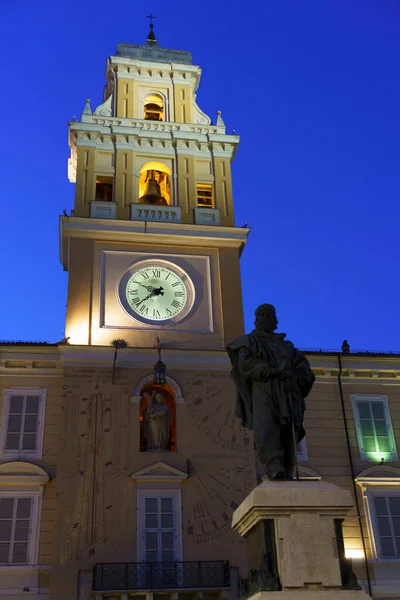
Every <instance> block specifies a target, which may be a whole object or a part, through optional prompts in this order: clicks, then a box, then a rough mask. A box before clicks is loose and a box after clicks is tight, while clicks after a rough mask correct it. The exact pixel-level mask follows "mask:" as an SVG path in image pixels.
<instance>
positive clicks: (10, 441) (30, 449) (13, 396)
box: [0, 388, 46, 460]
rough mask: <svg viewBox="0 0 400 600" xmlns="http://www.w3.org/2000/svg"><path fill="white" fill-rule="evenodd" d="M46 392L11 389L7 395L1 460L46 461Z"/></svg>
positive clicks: (2, 429)
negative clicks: (24, 459) (44, 455)
mask: <svg viewBox="0 0 400 600" xmlns="http://www.w3.org/2000/svg"><path fill="white" fill-rule="evenodd" d="M45 399H46V390H40V389H38V388H33V389H32V388H21V389H10V390H5V392H4V405H3V406H4V408H3V420H2V428H1V436H0V438H1V454H0V456H1V458H2V459H5V460H7V459H10V458H23V457H26V458H28V459H29V460H32V459H39V458H42V445H43V425H44V409H45Z"/></svg>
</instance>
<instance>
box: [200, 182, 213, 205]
mask: <svg viewBox="0 0 400 600" xmlns="http://www.w3.org/2000/svg"><path fill="white" fill-rule="evenodd" d="M197 205H198V206H200V207H201V208H212V207H213V206H214V199H213V186H212V185H211V184H209V183H198V184H197Z"/></svg>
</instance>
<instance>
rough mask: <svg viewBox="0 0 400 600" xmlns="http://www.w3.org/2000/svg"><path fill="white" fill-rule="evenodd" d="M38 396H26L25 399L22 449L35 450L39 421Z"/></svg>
mask: <svg viewBox="0 0 400 600" xmlns="http://www.w3.org/2000/svg"><path fill="white" fill-rule="evenodd" d="M39 401H40V398H39V396H27V397H26V401H25V415H24V417H25V418H24V432H23V438H22V450H28V451H29V450H35V449H36V438H37V430H38V421H39Z"/></svg>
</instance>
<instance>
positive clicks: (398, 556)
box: [0, 29, 400, 600]
mask: <svg viewBox="0 0 400 600" xmlns="http://www.w3.org/2000/svg"><path fill="white" fill-rule="evenodd" d="M200 74H201V70H200V68H199V67H198V66H194V65H193V64H192V61H191V55H190V53H188V52H182V51H175V50H169V49H163V48H160V47H159V45H158V43H157V41H156V39H155V37H154V33H153V31H152V29H151V31H150V34H149V38H148V40H147V42H146V44H145V45H143V46H134V45H129V44H120V45H119V46H118V47H117V52H116V55H115V56H111V57H110V58H108V59H107V62H106V86H105V89H104V102H103V104H101V105H100V106H99V107H97V108H96V109H95V110H94V111H92V109H91V106H90V102H89V101H87V103H86V106H85V109H84V111H83V114H82V117H81V120H80V121H79V122H71V123H70V124H69V136H70V137H69V140H70V148H71V157H70V161H69V176H70V179H71V181H72V182H74V183H75V201H74V209H73V211H71V215H70V216H62V217H61V218H60V258H61V263H62V265H63V267H64V269H65V270H67V271H68V277H69V285H68V303H67V315H66V338H65V340H63V341H62V342H60V343H58V344H40V343H37V344H35V343H13V344H12V343H10V344H7V343H3V344H1V346H0V369H1V378H0V386H1V390H0V392H1V394H0V397H1V402H2V404H1V415H2V421H1V431H0V452H1V456H0V460H1V463H0V571H1V574H2V576H1V579H0V596H3V597H12V598H15V599H16V600H17V599H19V598H25V597H27V596H31V597H34V598H51V599H65V600H72V599H75V598H79V599H86V598H95V597H97V598H118V599H119V598H121V599H127V598H128V597H131V596H133V595H135V596H140V597H144V596H146V599H147V600H150V599H151V598H152V597H153V596H157V597H159V596H161V595H164V596H165V595H166V594H168V595H169V596H171V595H173V596H174V598H177V597H178V596H187V597H191V598H194V597H196V598H202V597H207V598H210V599H211V598H217V597H222V596H224V597H231V598H235V597H237V596H238V580H239V577H240V576H242V577H244V576H245V575H246V573H247V558H246V544H245V542H244V541H243V540H242V539H241V538H240V536H239V535H238V534H236V533H235V532H233V531H232V530H231V516H232V512H233V511H234V510H235V508H236V507H237V506H238V505H239V504H240V502H241V501H242V500H243V499H244V498H245V497H246V495H247V494H248V493H249V492H250V491H251V489H252V488H253V487H254V486H255V485H256V483H257V465H256V460H255V456H254V450H253V443H252V439H251V436H249V434H248V432H247V431H245V430H243V428H242V427H241V426H240V423H239V422H238V421H237V420H236V418H235V408H234V405H235V388H234V385H233V382H232V381H231V379H230V375H229V371H230V366H229V361H228V358H227V355H226V353H225V347H226V345H227V344H228V343H229V342H230V341H231V340H232V339H234V338H236V337H238V336H239V335H240V334H242V333H243V309H242V299H241V284H240V266H239V263H240V255H241V252H242V250H243V248H244V245H245V244H246V241H247V236H248V233H249V230H248V229H247V228H242V227H236V226H235V221H234V206H233V199H232V183H231V170H230V165H231V162H232V160H233V158H234V155H235V150H236V148H237V145H238V142H239V139H238V137H237V136H234V135H227V134H226V130H225V125H224V123H223V120H222V117H221V114H220V113H218V115H217V118H216V123H215V125H213V124H212V123H211V120H210V118H209V117H208V116H207V115H205V114H204V113H203V112H202V111H201V110H200V108H199V107H198V106H197V104H196V90H197V88H198V85H199V79H200ZM266 300H267V299H266ZM297 342H298V341H297V340H296V343H297ZM308 357H309V360H310V362H311V365H312V367H313V369H314V371H315V374H316V383H315V385H314V388H313V390H312V393H311V395H310V398H309V399H308V404H307V412H306V422H305V425H306V430H307V437H306V440H305V441H304V442H303V443H302V444H301V445H300V447H299V449H298V458H299V476H300V477H301V478H311V479H320V478H323V479H325V480H328V481H330V482H332V483H336V484H338V485H341V486H346V487H348V488H349V489H351V490H352V493H353V494H354V499H355V508H354V511H353V514H352V515H351V516H350V517H349V518H348V519H347V520H346V522H345V523H344V538H345V548H346V553H347V555H348V556H349V557H352V558H353V561H354V565H353V566H354V570H355V572H356V574H357V576H358V578H359V581H360V582H361V583H362V585H363V586H365V587H366V589H367V590H368V588H370V589H371V590H372V594H373V596H374V597H376V598H400V575H399V574H398V571H399V564H400V487H399V486H400V464H399V461H398V453H397V448H396V440H398V439H399V436H400V402H399V395H398V390H399V382H400V357H399V356H396V355H374V354H364V355H363V354H351V353H349V352H347V350H346V353H324V352H320V353H309V354H308ZM165 365H166V371H165Z"/></svg>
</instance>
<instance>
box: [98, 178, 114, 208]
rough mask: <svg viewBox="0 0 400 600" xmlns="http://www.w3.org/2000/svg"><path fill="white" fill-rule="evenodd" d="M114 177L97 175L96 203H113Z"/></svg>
mask: <svg viewBox="0 0 400 600" xmlns="http://www.w3.org/2000/svg"><path fill="white" fill-rule="evenodd" d="M113 181H114V178H113V177H109V176H105V175H97V177H96V202H112V201H113Z"/></svg>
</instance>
